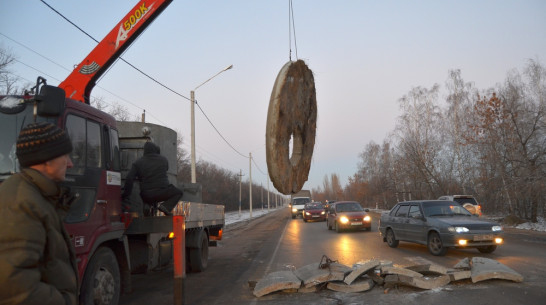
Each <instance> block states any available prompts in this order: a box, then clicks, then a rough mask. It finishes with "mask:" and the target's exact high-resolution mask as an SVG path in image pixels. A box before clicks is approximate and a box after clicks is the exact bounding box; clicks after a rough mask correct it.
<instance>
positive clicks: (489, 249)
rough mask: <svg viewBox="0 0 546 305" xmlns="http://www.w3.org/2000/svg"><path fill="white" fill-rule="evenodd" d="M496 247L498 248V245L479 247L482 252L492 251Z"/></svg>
mask: <svg viewBox="0 0 546 305" xmlns="http://www.w3.org/2000/svg"><path fill="white" fill-rule="evenodd" d="M496 249H497V246H496V245H492V246H483V247H478V251H480V252H481V253H492V252H493V251H495V250H496Z"/></svg>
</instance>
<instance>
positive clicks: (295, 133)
mask: <svg viewBox="0 0 546 305" xmlns="http://www.w3.org/2000/svg"><path fill="white" fill-rule="evenodd" d="M316 129H317V97H316V92H315V80H314V78H313V72H312V71H311V70H310V69H309V68H308V67H307V65H306V64H305V63H304V62H303V60H298V61H295V62H293V61H290V62H288V63H286V64H285V65H284V66H283V67H282V69H281V71H280V72H279V74H278V75H277V79H276V80H275V85H274V86H273V91H272V92H271V99H270V101H269V110H268V112H267V125H266V135H265V145H266V156H267V168H268V171H269V176H270V178H271V181H272V182H273V185H274V186H275V188H276V189H277V190H278V191H279V192H281V193H283V194H285V195H288V194H295V193H297V192H299V191H300V190H301V188H302V187H303V184H304V183H305V181H307V177H308V175H309V169H310V168H311V158H312V157H313V148H314V146H315V134H316ZM290 141H292V153H291V154H290Z"/></svg>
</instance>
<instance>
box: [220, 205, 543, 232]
mask: <svg viewBox="0 0 546 305" xmlns="http://www.w3.org/2000/svg"><path fill="white" fill-rule="evenodd" d="M286 208H287V207H286V206H281V207H277V208H274V207H273V208H270V209H269V210H268V209H267V208H264V209H261V208H258V209H252V217H250V210H242V211H241V212H239V211H230V212H226V213H225V216H226V220H225V221H226V225H230V224H235V223H238V222H243V221H247V220H250V219H251V218H252V219H254V218H257V217H260V216H263V215H265V214H267V213H270V212H274V211H278V210H279V209H286ZM374 211H375V210H374ZM376 212H379V213H381V211H376ZM514 228H516V229H520V230H532V231H539V232H546V219H545V218H544V217H538V222H537V223H533V222H526V223H522V224H519V225H517V226H514Z"/></svg>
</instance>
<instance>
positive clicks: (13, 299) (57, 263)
mask: <svg viewBox="0 0 546 305" xmlns="http://www.w3.org/2000/svg"><path fill="white" fill-rule="evenodd" d="M71 151H72V143H71V142H70V139H69V137H68V135H67V133H66V132H65V131H64V130H61V129H60V128H58V127H57V126H55V125H53V124H51V123H46V122H39V123H31V124H29V125H27V126H26V127H24V128H23V129H22V130H21V132H20V133H19V137H18V139H17V145H16V155H17V158H18V160H19V163H20V165H21V172H19V173H16V174H14V175H13V176H11V177H10V178H8V179H7V180H6V181H4V182H3V183H2V185H0V304H74V305H76V304H78V269H77V265H76V257H75V253H74V249H73V246H72V243H71V240H70V237H69V236H68V234H67V233H66V231H65V228H64V225H63V218H64V216H65V215H66V212H67V210H68V203H69V202H71V201H72V200H71V197H70V195H69V194H68V191H67V190H66V188H63V187H61V186H60V184H59V183H60V182H61V181H63V180H64V179H65V174H66V170H67V168H70V167H72V165H73V164H72V161H71V160H70V157H69V154H70V152H71Z"/></svg>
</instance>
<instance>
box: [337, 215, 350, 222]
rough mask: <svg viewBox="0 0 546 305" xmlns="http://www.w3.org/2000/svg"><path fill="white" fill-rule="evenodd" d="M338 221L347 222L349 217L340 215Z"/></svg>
mask: <svg viewBox="0 0 546 305" xmlns="http://www.w3.org/2000/svg"><path fill="white" fill-rule="evenodd" d="M339 221H340V222H341V223H348V222H349V218H347V217H346V216H341V218H339Z"/></svg>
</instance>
